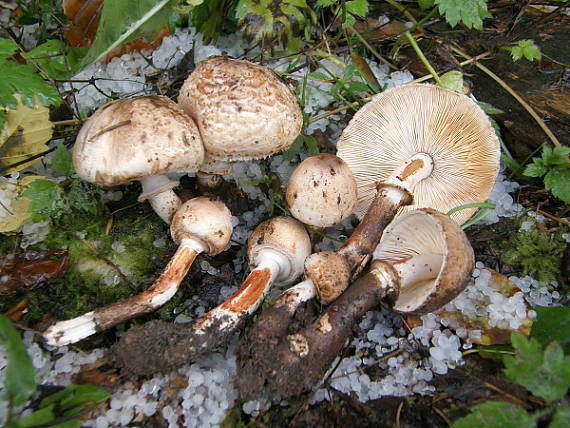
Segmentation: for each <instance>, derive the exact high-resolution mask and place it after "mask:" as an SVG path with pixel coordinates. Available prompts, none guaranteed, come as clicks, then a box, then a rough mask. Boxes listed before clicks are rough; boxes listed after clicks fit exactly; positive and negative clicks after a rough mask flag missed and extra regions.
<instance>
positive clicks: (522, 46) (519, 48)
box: [509, 39, 542, 61]
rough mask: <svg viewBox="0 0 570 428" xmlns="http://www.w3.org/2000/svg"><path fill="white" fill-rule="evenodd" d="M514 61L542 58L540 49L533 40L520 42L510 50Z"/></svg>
mask: <svg viewBox="0 0 570 428" xmlns="http://www.w3.org/2000/svg"><path fill="white" fill-rule="evenodd" d="M509 50H510V52H511V58H512V59H513V61H518V60H519V59H521V58H523V57H524V58H526V59H527V60H529V61H534V60H535V59H540V58H542V55H541V53H540V48H539V47H538V46H537V45H535V43H534V41H533V40H528V39H527V40H519V41H518V43H517V45H516V46H513V47H512V48H510V49H509Z"/></svg>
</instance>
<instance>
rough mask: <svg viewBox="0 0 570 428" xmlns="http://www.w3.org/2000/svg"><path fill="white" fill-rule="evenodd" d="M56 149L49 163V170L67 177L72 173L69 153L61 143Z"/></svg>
mask: <svg viewBox="0 0 570 428" xmlns="http://www.w3.org/2000/svg"><path fill="white" fill-rule="evenodd" d="M56 147H57V148H56V149H55V152H54V154H53V159H52V161H51V168H52V169H53V170H54V171H55V172H58V173H60V174H62V175H65V176H67V177H69V176H71V175H72V174H73V173H74V170H73V163H72V160H71V153H70V152H69V150H67V148H66V147H65V146H64V145H63V144H62V143H57V146H56Z"/></svg>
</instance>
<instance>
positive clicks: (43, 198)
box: [22, 179, 66, 222]
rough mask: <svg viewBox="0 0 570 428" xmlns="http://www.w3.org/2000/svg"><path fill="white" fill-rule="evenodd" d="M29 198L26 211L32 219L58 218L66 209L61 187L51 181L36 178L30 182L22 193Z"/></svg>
mask: <svg viewBox="0 0 570 428" xmlns="http://www.w3.org/2000/svg"><path fill="white" fill-rule="evenodd" d="M22 195H23V196H25V197H26V198H28V199H29V200H30V205H29V207H28V211H29V212H30V213H31V214H32V221H34V222H38V221H42V220H45V219H48V218H50V217H51V218H58V217H60V216H61V215H62V214H63V213H64V212H65V210H66V204H65V200H64V194H63V189H62V188H61V187H60V186H59V185H58V184H57V183H54V182H53V181H50V180H42V179H38V180H35V181H33V182H32V183H30V185H29V186H28V188H27V189H26V190H25V191H24V192H23V193H22Z"/></svg>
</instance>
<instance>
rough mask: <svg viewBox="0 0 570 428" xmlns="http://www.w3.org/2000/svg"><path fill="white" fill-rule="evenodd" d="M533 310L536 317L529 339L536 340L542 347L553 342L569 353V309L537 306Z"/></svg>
mask: <svg viewBox="0 0 570 428" xmlns="http://www.w3.org/2000/svg"><path fill="white" fill-rule="evenodd" d="M534 310H535V311H536V313H537V317H536V320H535V321H534V323H533V324H532V332H531V334H530V337H531V338H533V339H536V340H538V341H539V342H540V344H541V345H542V346H543V347H545V346H546V345H548V344H549V343H550V342H552V341H554V340H555V341H557V342H558V343H560V345H561V346H562V347H567V348H568V351H570V308H567V307H563V306H560V307H557V306H554V307H549V308H544V307H540V306H539V307H536V308H535V309H534Z"/></svg>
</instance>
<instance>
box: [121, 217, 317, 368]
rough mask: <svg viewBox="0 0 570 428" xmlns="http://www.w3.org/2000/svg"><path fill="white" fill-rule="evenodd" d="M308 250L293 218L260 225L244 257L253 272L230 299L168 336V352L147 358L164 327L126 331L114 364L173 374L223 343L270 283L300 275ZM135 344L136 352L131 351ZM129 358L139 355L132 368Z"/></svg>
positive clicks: (287, 281)
mask: <svg viewBox="0 0 570 428" xmlns="http://www.w3.org/2000/svg"><path fill="white" fill-rule="evenodd" d="M310 252H311V244H310V240H309V236H308V234H307V232H306V231H305V229H304V228H303V226H302V225H301V224H300V223H299V222H297V221H296V220H294V219H292V218H290V217H275V218H273V219H270V220H267V221H265V222H263V223H261V224H260V225H258V226H257V227H256V228H255V230H254V231H253V233H252V234H251V236H250V238H249V241H248V244H247V254H248V259H249V263H250V266H252V268H253V269H252V271H251V272H250V273H249V275H248V276H247V278H246V279H245V281H244V282H243V283H242V285H241V287H240V288H239V289H238V290H237V291H236V292H235V293H234V294H233V295H232V296H231V297H230V298H229V299H228V300H226V301H225V302H223V303H222V304H220V305H218V306H217V307H215V308H214V309H212V310H210V311H209V312H207V313H206V314H204V315H202V316H201V317H199V318H198V319H197V320H195V321H194V322H193V323H192V326H191V327H190V328H188V329H185V330H184V333H180V332H174V331H173V334H172V335H168V337H170V338H171V339H170V340H169V343H168V349H169V352H168V353H164V352H162V353H157V354H156V355H148V354H149V352H148V350H149V349H153V344H154V343H160V342H161V340H162V339H161V337H163V336H164V335H165V331H167V330H166V328H167V326H161V327H160V328H157V325H156V323H153V324H150V325H149V326H146V325H142V326H136V327H134V328H132V329H130V330H129V331H127V332H126V333H125V334H124V335H123V336H122V337H121V340H120V341H119V342H118V343H117V344H116V345H115V346H114V349H113V354H114V356H115V357H114V359H115V361H116V363H117V364H118V365H119V366H121V367H126V368H127V370H129V372H130V373H132V374H138V375H143V374H145V373H148V372H156V371H167V370H173V369H174V368H176V367H180V366H181V365H184V364H188V362H189V361H194V360H196V359H198V358H199V357H200V356H202V355H203V354H205V353H206V352H210V351H212V350H214V349H216V348H217V347H219V346H220V345H223V344H225V343H226V341H227V339H228V338H229V337H231V336H232V335H233V334H234V333H235V332H236V330H237V329H238V328H239V327H240V326H241V325H242V324H243V322H244V321H245V320H246V319H247V317H248V316H249V315H251V314H252V313H253V312H254V311H255V310H256V309H257V308H258V307H259V305H260V304H261V302H262V300H263V297H264V296H265V294H266V293H267V291H268V290H269V288H270V286H271V285H272V284H276V285H289V284H291V283H292V282H293V281H295V280H296V279H297V278H298V277H299V276H300V275H301V274H302V273H303V262H304V260H305V258H306V257H307V256H308V255H309V254H310ZM168 327H169V328H168V330H175V329H178V328H179V327H177V326H175V325H169V326H168ZM157 335H160V336H161V337H156V336H157ZM174 338H175V339H174ZM135 344H136V346H137V349H138V348H140V351H141V352H140V353H137V352H136V351H135V350H134V349H133V346H135ZM177 350H180V352H177ZM133 354H140V355H141V359H140V361H137V363H136V364H130V362H132V361H130V360H132V358H133ZM135 370H136V371H135Z"/></svg>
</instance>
